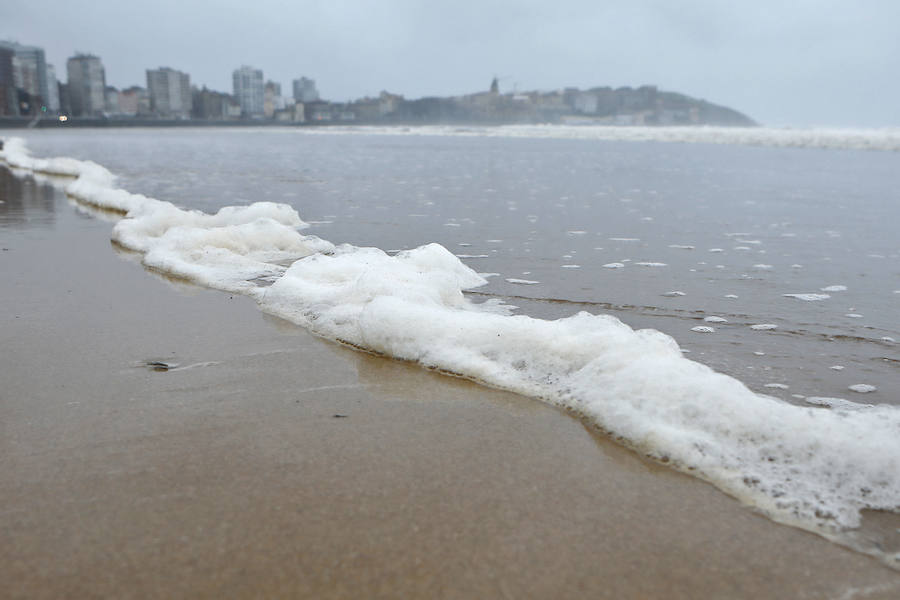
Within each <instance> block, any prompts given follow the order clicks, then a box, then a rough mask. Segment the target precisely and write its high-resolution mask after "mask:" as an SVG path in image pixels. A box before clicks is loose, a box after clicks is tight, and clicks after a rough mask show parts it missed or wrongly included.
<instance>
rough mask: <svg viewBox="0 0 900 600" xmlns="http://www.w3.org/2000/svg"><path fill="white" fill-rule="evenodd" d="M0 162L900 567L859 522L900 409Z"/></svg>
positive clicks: (128, 237)
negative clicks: (717, 367) (833, 396)
mask: <svg viewBox="0 0 900 600" xmlns="http://www.w3.org/2000/svg"><path fill="white" fill-rule="evenodd" d="M0 158H2V159H4V160H5V161H6V162H7V163H8V164H10V165H12V166H14V167H18V168H22V169H29V170H33V171H40V172H45V173H50V174H59V175H66V176H70V177H77V178H76V179H75V180H70V181H68V182H66V183H65V189H66V192H67V193H69V194H70V195H73V196H75V197H77V198H78V199H79V200H81V201H83V202H86V203H90V204H92V205H95V206H99V207H102V208H105V209H110V210H116V211H119V212H121V213H124V216H123V217H122V219H121V220H120V221H119V222H118V223H117V224H116V225H115V227H114V229H113V234H112V235H113V239H114V240H116V242H118V243H120V244H122V245H123V246H125V247H127V248H130V249H132V250H135V251H137V252H141V253H142V254H143V260H144V262H145V263H146V264H147V265H148V266H151V267H153V268H155V269H159V270H161V271H164V272H167V273H171V274H173V275H177V276H179V277H183V278H187V279H191V280H193V281H196V282H198V283H201V284H203V285H206V286H209V287H213V288H217V289H222V290H227V291H231V292H239V293H244V294H247V295H249V296H251V297H253V298H255V299H256V301H257V302H258V303H259V306H260V307H261V309H262V310H264V311H267V312H269V313H272V314H276V315H279V316H281V317H284V318H286V319H289V320H291V321H293V322H295V323H297V324H300V325H302V326H304V327H307V328H309V329H310V330H311V331H313V332H314V333H316V334H318V335H321V336H324V337H327V338H330V339H333V340H337V341H341V342H344V343H347V344H351V345H353V346H355V347H358V348H361V349H364V350H368V351H371V352H376V353H380V354H383V355H386V356H392V357H396V358H400V359H403V360H409V361H414V362H416V363H419V364H420V365H422V366H425V367H428V368H433V369H439V370H441V371H444V372H448V373H451V374H456V375H459V376H463V377H467V378H469V379H472V380H475V381H478V382H482V383H485V384H487V385H491V386H495V387H498V388H503V389H507V390H512V391H515V392H518V393H521V394H524V395H527V396H531V397H534V398H539V399H541V400H544V401H546V402H549V403H552V404H555V405H558V406H561V407H565V408H566V409H568V410H570V411H572V412H573V413H575V414H577V415H579V416H581V417H582V418H584V419H585V420H586V421H588V422H589V423H591V424H593V425H595V426H596V427H598V428H600V429H602V430H604V431H607V432H609V433H610V434H612V435H614V436H615V437H616V438H617V439H620V440H621V441H622V442H623V443H625V444H627V445H628V446H630V447H632V448H634V449H636V450H637V451H639V452H642V453H644V454H645V455H647V456H650V457H653V458H656V459H658V460H660V461H662V462H665V463H667V464H670V465H672V466H674V467H676V468H678V469H681V470H683V471H686V472H689V473H691V474H693V475H696V476H698V477H700V478H702V479H705V480H707V481H709V482H711V483H713V484H714V485H716V486H717V487H719V488H720V489H721V490H723V491H725V492H727V493H729V494H731V495H732V496H734V497H736V498H738V499H740V500H741V501H743V502H745V503H747V504H749V505H752V506H754V507H756V508H757V509H758V510H760V511H762V512H764V513H765V514H767V515H769V516H770V517H771V518H773V519H775V520H778V521H781V522H785V523H790V524H792V525H795V526H798V527H802V528H805V529H808V530H811V531H815V532H817V533H819V534H821V535H824V536H826V537H829V538H831V539H835V540H836V541H839V542H842V543H845V544H847V545H850V546H853V547H855V548H857V549H859V550H861V551H864V552H868V553H870V554H874V555H877V556H879V557H881V558H882V559H883V560H885V561H886V562H887V563H889V564H892V565H893V566H895V567H896V566H898V560H900V557H898V556H897V555H896V554H892V553H890V552H888V551H885V550H884V549H883V548H881V547H879V545H878V543H877V542H869V541H865V539H864V538H863V536H856V537H854V536H853V535H851V533H848V532H851V530H852V529H853V528H855V527H857V526H858V525H859V524H860V519H861V516H860V511H861V510H863V509H876V510H889V511H900V410H898V409H897V408H895V407H892V406H887V405H859V404H854V403H849V402H846V401H842V402H838V401H831V400H829V401H828V402H825V401H821V402H817V401H816V400H815V399H807V402H810V403H814V404H815V408H814V407H812V406H808V407H800V406H795V405H792V404H789V403H786V402H784V401H782V400H779V399H776V398H773V397H770V396H767V395H762V394H757V393H755V392H753V391H751V390H749V389H748V388H747V387H746V386H745V385H744V384H742V383H741V382H740V381H738V380H736V379H734V378H731V377H728V376H726V375H723V374H720V373H716V372H714V371H713V370H712V369H710V368H709V367H706V366H704V365H702V364H699V363H696V362H693V361H691V360H688V359H686V358H685V357H684V356H683V353H682V351H681V350H680V348H679V346H678V344H677V343H676V342H675V340H674V339H672V338H671V337H669V336H667V335H665V334H663V333H661V332H659V331H655V330H652V329H641V330H634V329H632V328H630V327H628V326H627V325H625V324H623V323H622V322H621V321H619V320H618V319H616V318H615V317H612V316H610V315H602V314H601V315H594V314H589V313H587V312H581V313H578V314H576V315H573V316H571V317H567V318H563V319H558V320H555V321H548V320H542V319H536V318H532V317H529V316H525V315H510V314H509V307H504V306H503V305H498V303H496V302H487V303H480V304H479V303H475V302H474V301H472V300H471V299H470V298H469V297H467V296H466V295H465V293H464V292H465V290H468V289H472V288H475V287H478V286H481V285H484V284H485V283H486V280H485V278H484V277H482V276H481V275H479V274H478V273H476V272H475V271H474V270H472V269H471V268H469V267H468V266H466V265H465V264H464V263H463V262H462V261H460V260H459V258H458V257H456V256H454V255H453V254H452V253H451V252H449V251H448V250H447V249H445V248H444V247H443V246H440V245H438V244H428V245H425V246H422V247H420V248H416V249H413V250H408V251H404V252H399V253H397V254H395V255H391V254H388V253H386V252H384V251H382V250H379V249H377V248H360V247H355V246H351V245H346V244H345V245H340V246H334V245H332V244H331V243H329V242H327V241H324V240H321V239H319V238H316V237H313V236H304V235H302V234H300V233H299V231H298V230H299V229H302V228H303V227H304V225H305V223H304V222H303V221H302V220H301V219H300V217H299V215H298V214H297V212H296V211H295V210H294V209H293V208H291V207H289V206H287V205H284V204H274V203H268V202H260V203H256V204H252V205H250V206H246V207H228V208H223V209H221V210H220V211H219V212H218V213H216V214H215V215H209V214H205V213H201V212H198V211H192V210H185V209H182V208H178V207H176V206H175V205H173V204H171V203H169V202H163V201H160V200H155V199H150V198H146V197H143V196H139V195H135V194H130V193H128V192H127V191H125V190H121V189H117V188H115V187H114V185H115V178H114V177H113V176H112V174H110V173H109V171H107V170H106V169H104V168H103V167H101V166H99V165H96V164H94V163H90V162H86V161H77V160H74V159H34V158H31V157H30V156H29V155H28V153H27V151H26V149H25V147H24V144H23V143H22V142H21V141H19V140H14V139H13V140H5V146H4V150H2V151H0ZM288 264H289V265H290V266H285V265H288ZM607 266H612V265H607ZM617 266H619V265H617ZM774 327H775V326H774V325H769V324H764V325H753V326H752V328H754V329H771V328H774ZM699 328H705V326H700V327H698V328H695V330H696V329H699ZM709 329H712V328H709Z"/></svg>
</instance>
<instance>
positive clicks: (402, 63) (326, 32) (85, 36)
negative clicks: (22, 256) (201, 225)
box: [0, 0, 900, 127]
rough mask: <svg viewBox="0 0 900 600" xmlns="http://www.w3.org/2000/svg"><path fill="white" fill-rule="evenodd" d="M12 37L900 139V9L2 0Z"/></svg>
mask: <svg viewBox="0 0 900 600" xmlns="http://www.w3.org/2000/svg"><path fill="white" fill-rule="evenodd" d="M0 39H13V40H16V41H19V42H20V43H23V44H31V45H37V46H42V47H43V48H44V49H45V50H46V52H47V60H48V62H50V63H52V64H54V65H55V66H56V69H57V76H58V77H59V78H60V79H62V80H65V78H66V69H65V65H66V59H67V58H68V57H70V56H72V55H73V54H74V53H75V52H76V51H81V52H90V53H93V54H96V55H98V56H100V57H101V59H102V60H103V64H104V65H105V67H106V77H107V83H108V84H109V85H114V86H116V87H120V88H122V87H128V86H130V85H135V84H137V85H141V86H146V75H145V69H147V68H156V67H159V66H169V67H172V68H175V69H179V70H182V71H185V72H187V73H188V74H190V77H191V83H193V84H197V85H207V86H208V87H211V88H213V89H217V90H221V91H227V92H231V72H232V71H233V70H234V69H235V68H237V67H238V66H240V65H242V64H248V65H251V66H254V67H256V68H260V69H262V70H263V73H264V76H265V78H266V79H271V80H274V81H277V82H279V83H281V84H282V89H283V92H284V93H285V94H290V85H291V80H292V79H295V78H298V77H300V76H301V75H303V76H307V77H312V78H313V79H315V80H316V82H317V85H318V88H319V91H320V92H321V93H322V96H323V97H324V98H325V99H328V100H349V99H354V98H359V97H362V96H366V95H377V94H378V92H380V91H381V90H384V89H386V90H388V91H391V92H395V93H400V94H403V95H405V96H406V97H407V98H418V97H421V96H429V95H436V96H444V95H455V94H463V93H471V92H475V91H481V90H486V89H487V88H488V86H489V84H490V81H491V78H492V77H493V76H494V75H497V76H498V77H500V88H501V91H510V90H513V89H518V90H522V91H525V90H552V89H556V88H561V87H566V86H574V87H580V88H582V89H584V88H588V87H594V86H606V85H608V86H613V87H618V86H625V85H630V86H639V85H642V84H655V85H657V86H659V87H660V89H665V90H672V91H678V92H683V93H685V94H688V95H691V96H695V97H698V98H703V99H706V100H709V101H711V102H715V103H718V104H724V105H726V106H730V107H732V108H735V109H737V110H740V111H742V112H744V113H745V114H747V115H748V116H750V117H751V118H753V119H755V120H757V121H759V122H761V123H764V124H767V125H777V126H780V125H796V126H809V125H837V126H874V127H877V126H900V0H844V1H841V0H816V1H812V0H731V1H729V0H621V1H615V2H612V1H604V0H571V1H568V0H552V1H551V0H543V1H532V0H453V1H448V2H443V1H440V0H430V1H429V0H371V1H363V0H321V1H319V0H306V1H304V0H296V1H294V2H289V1H278V0H240V1H234V0H218V1H216V2H208V1H205V2H194V1H191V0H149V1H148V2H141V3H134V2H129V1H127V0H91V1H84V0H43V1H40V2H36V1H24V0H2V1H0Z"/></svg>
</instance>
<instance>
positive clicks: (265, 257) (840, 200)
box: [0, 127, 900, 567]
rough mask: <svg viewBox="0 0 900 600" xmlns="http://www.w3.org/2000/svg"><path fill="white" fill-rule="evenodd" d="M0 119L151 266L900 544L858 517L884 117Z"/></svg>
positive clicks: (878, 445) (882, 351)
mask: <svg viewBox="0 0 900 600" xmlns="http://www.w3.org/2000/svg"><path fill="white" fill-rule="evenodd" d="M12 135H14V136H16V137H19V138H22V139H23V141H22V142H13V141H10V137H11V136H12ZM4 137H5V139H6V146H5V149H4V154H5V158H6V160H7V162H8V163H10V164H11V165H13V166H15V167H18V168H19V169H18V172H19V173H20V175H22V176H25V175H24V174H22V171H21V169H25V170H32V171H38V172H40V173H43V174H44V175H46V174H48V173H49V174H57V175H68V176H80V177H79V179H78V180H75V181H74V182H73V180H72V179H71V178H69V179H63V180H61V179H58V178H55V185H58V186H64V187H65V188H66V189H67V192H68V193H69V194H70V196H72V197H74V198H77V199H78V200H79V201H80V202H81V204H80V205H79V206H80V210H86V211H89V210H96V209H97V208H100V209H103V212H100V213H97V214H98V216H101V217H103V218H109V215H108V213H107V212H106V211H107V210H108V209H115V210H120V211H130V212H129V214H128V218H126V219H123V220H121V221H118V223H117V224H116V225H115V227H114V229H113V233H112V237H113V240H114V241H115V242H117V243H118V244H120V245H122V246H124V247H125V248H127V249H131V250H135V251H137V252H141V253H143V254H144V262H145V263H146V264H147V265H148V266H150V267H152V268H154V269H157V270H161V271H163V272H167V273H170V274H172V275H174V276H177V277H180V278H186V279H190V280H192V281H194V282H196V283H198V284H200V285H206V286H209V287H213V288H217V289H222V290H226V291H229V292H236V293H243V294H247V295H249V296H251V297H253V298H254V299H256V301H257V302H258V303H259V306H260V308H261V310H263V311H266V312H269V313H271V314H275V315H278V316H281V317H284V318H286V319H288V320H291V321H293V322H295V323H298V324H300V325H302V326H304V327H307V328H309V329H310V330H311V331H313V332H314V333H316V334H318V335H321V336H323V337H327V338H330V339H333V340H337V341H340V342H344V343H347V344H350V345H353V346H355V347H358V348H361V349H364V350H367V351H371V352H376V353H380V354H384V355H386V356H391V357H396V358H401V359H405V360H411V361H415V362H418V363H420V364H422V365H423V366H425V367H428V368H433V369H437V370H441V371H444V372H447V373H449V374H453V375H459V376H463V377H467V378H470V379H473V380H475V381H478V382H482V383H484V384H486V385H490V386H495V387H500V388H503V389H509V390H513V391H516V392H519V393H522V394H525V395H528V396H532V397H535V398H538V399H540V400H543V401H546V402H549V403H552V404H555V405H558V406H562V407H564V408H566V409H568V410H570V411H572V412H573V413H574V414H576V415H578V416H579V417H580V418H583V419H584V420H585V421H586V422H587V423H589V424H590V425H592V426H595V427H597V428H599V429H601V430H603V431H605V432H608V433H609V434H610V435H612V436H614V437H615V438H617V439H619V440H620V441H621V442H622V443H624V444H625V445H628V446H630V447H632V448H634V449H636V450H637V451H639V452H641V453H643V454H646V455H648V456H651V457H653V458H655V459H657V460H659V461H661V462H663V463H667V464H671V465H673V466H674V467H675V468H678V469H680V470H683V471H685V472H688V473H691V474H694V475H696V476H699V477H701V478H703V479H706V480H708V481H710V482H711V483H713V484H714V485H716V486H717V487H719V488H720V489H722V490H723V491H725V492H726V493H729V494H731V495H732V496H735V497H737V498H739V499H740V500H742V501H743V502H745V503H748V504H750V505H751V506H753V507H755V508H757V509H758V510H760V511H761V512H763V513H765V514H767V515H768V516H770V517H771V518H773V519H775V520H777V521H780V522H785V523H789V524H792V525H795V526H799V527H802V528H804V529H809V530H812V531H815V532H817V533H819V534H821V535H824V536H826V537H829V538H831V539H835V540H836V541H838V542H840V543H843V544H845V545H849V546H852V547H854V548H856V549H858V550H861V551H864V552H867V553H870V554H874V555H877V556H879V557H880V558H881V559H882V560H884V561H885V562H886V563H888V564H891V565H893V566H895V567H896V566H897V562H898V560H900V555H898V551H900V548H895V547H892V546H891V545H890V544H887V543H886V542H885V541H884V537H883V536H882V537H879V535H878V534H879V532H878V531H877V530H876V531H872V530H864V529H863V530H861V529H859V526H860V523H861V522H863V521H864V519H862V517H863V516H864V514H866V511H897V510H900V435H898V434H900V412H898V408H897V405H898V404H900V377H898V371H897V369H898V366H900V352H898V348H900V345H898V344H900V319H898V315H900V312H898V308H900V236H898V235H897V230H896V227H897V223H898V221H900V192H898V189H900V152H897V150H898V149H900V134H898V133H897V132H891V131H887V132H884V131H881V132H847V133H841V132H833V131H832V132H829V131H821V132H816V131H796V132H791V131H790V130H777V131H773V130H765V129H759V130H716V129H698V130H684V129H664V128H661V129H650V128H648V129H639V130H633V129H625V128H623V129H619V128H594V127H557V128H553V127H500V128H442V127H432V128H418V129H415V128H413V129H404V128H394V129H385V128H340V129H329V128H322V129H312V130H311V129H287V128H286V129H277V128H246V129H245V128H240V129H238V128H235V129H230V128H229V129H209V128H203V129H180V128H179V129H133V130H132V129H124V130H105V129H97V130H69V131H66V130H59V131H49V130H41V131H27V132H12V133H11V134H10V135H4ZM28 152H30V155H31V157H36V158H39V159H43V158H50V157H65V158H62V159H58V160H49V161H41V160H33V159H32V158H30V157H29V155H28ZM84 161H92V162H93V163H96V164H89V163H86V162H84ZM39 177H40V175H39ZM253 203H258V204H255V205H253ZM246 205H253V206H251V207H250V208H235V207H240V206H246ZM41 206H42V205H41V204H38V205H30V206H28V207H16V206H10V205H6V204H4V205H0V223H2V224H6V225H10V224H12V223H14V221H15V220H16V219H21V218H23V215H27V218H29V219H38V220H40V219H48V218H52V215H48V214H44V213H45V212H47V211H45V210H42V209H41ZM90 207H94V208H93V209H91V208H90ZM116 218H117V219H118V218H119V217H116ZM304 225H305V227H304ZM298 227H303V228H302V231H301V232H298ZM223 325H224V324H223ZM863 524H865V523H864V522H863ZM861 531H865V533H864V534H862V533H860V532H861Z"/></svg>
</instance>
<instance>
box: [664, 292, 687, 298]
mask: <svg viewBox="0 0 900 600" xmlns="http://www.w3.org/2000/svg"><path fill="white" fill-rule="evenodd" d="M661 295H662V296H666V297H667V298H679V297H681V296H684V292H679V291H677V290H675V291H672V292H666V293H664V294H661Z"/></svg>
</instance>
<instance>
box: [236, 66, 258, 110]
mask: <svg viewBox="0 0 900 600" xmlns="http://www.w3.org/2000/svg"><path fill="white" fill-rule="evenodd" d="M232 79H233V83H234V97H235V98H237V101H238V103H239V104H240V105H241V113H242V114H243V115H244V116H246V117H254V116H262V115H263V112H264V109H265V106H264V90H263V72H262V70H260V69H254V68H253V67H248V66H246V65H244V66H242V67H241V68H240V69H235V71H234V73H233V74H232Z"/></svg>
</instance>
